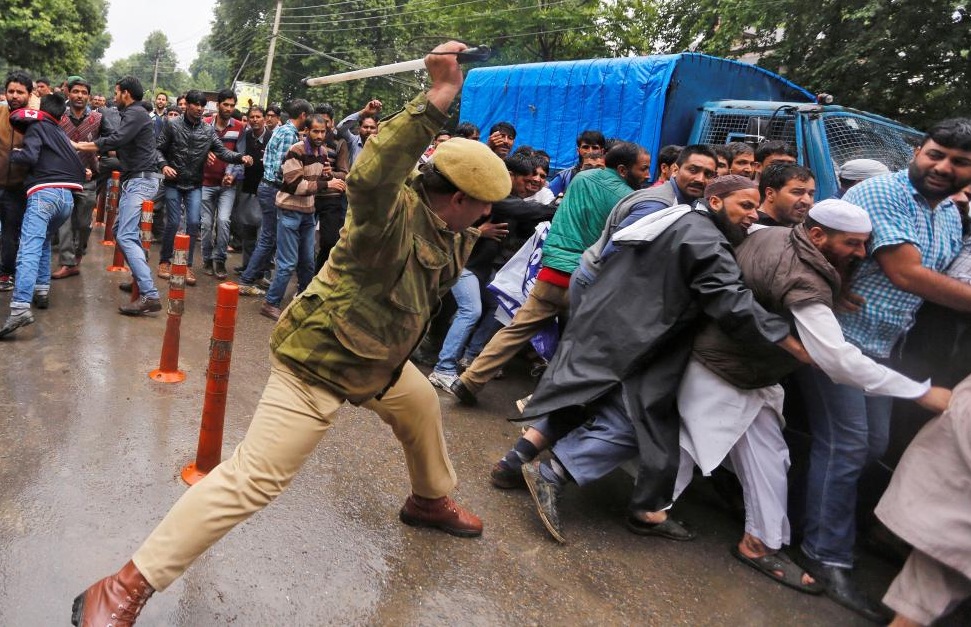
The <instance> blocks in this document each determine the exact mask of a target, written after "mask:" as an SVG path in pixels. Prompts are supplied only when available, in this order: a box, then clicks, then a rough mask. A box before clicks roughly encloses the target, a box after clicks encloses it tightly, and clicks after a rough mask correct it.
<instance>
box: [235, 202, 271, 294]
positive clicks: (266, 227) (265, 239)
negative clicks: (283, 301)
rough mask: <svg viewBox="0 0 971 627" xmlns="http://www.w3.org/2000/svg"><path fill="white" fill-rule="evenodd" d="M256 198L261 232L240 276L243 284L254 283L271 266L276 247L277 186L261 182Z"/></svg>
mask: <svg viewBox="0 0 971 627" xmlns="http://www.w3.org/2000/svg"><path fill="white" fill-rule="evenodd" d="M256 198H257V199H258V200H259V202H260V211H262V213H263V219H262V221H261V222H260V234H259V236H258V237H257V239H256V248H255V249H254V250H253V254H252V255H250V258H249V263H248V264H246V270H244V271H243V276H241V277H240V283H242V284H243V285H252V284H253V283H255V282H256V279H257V278H259V277H261V276H263V273H264V272H266V270H267V269H268V268H269V266H270V259H272V258H273V249H275V248H276V188H275V187H273V186H272V185H267V184H266V183H260V186H259V187H258V188H256Z"/></svg>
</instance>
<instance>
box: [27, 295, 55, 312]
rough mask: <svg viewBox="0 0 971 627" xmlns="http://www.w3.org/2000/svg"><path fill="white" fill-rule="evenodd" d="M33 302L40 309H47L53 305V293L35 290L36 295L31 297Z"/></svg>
mask: <svg viewBox="0 0 971 627" xmlns="http://www.w3.org/2000/svg"><path fill="white" fill-rule="evenodd" d="M31 302H32V303H34V306H35V307H37V308H38V309H47V308H48V307H50V306H51V295H50V293H41V292H34V297H33V298H32V299H31Z"/></svg>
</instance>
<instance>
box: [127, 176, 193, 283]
mask: <svg viewBox="0 0 971 627" xmlns="http://www.w3.org/2000/svg"><path fill="white" fill-rule="evenodd" d="M183 202H184V203H185V232H186V233H188V235H189V259H188V264H189V267H190V268H191V267H192V259H193V256H194V253H195V250H196V240H197V239H199V220H200V215H199V212H200V210H201V206H202V188H201V187H194V188H192V189H179V188H178V187H176V186H175V185H166V186H165V235H163V236H162V252H161V254H160V255H159V258H160V261H161V262H162V263H169V262H171V261H172V249H173V248H175V235H176V233H178V232H179V227H180V226H181V224H182V203H183ZM139 289H141V287H139Z"/></svg>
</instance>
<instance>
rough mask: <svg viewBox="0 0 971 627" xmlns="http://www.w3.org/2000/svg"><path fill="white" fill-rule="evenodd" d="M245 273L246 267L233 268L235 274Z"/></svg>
mask: <svg viewBox="0 0 971 627" xmlns="http://www.w3.org/2000/svg"><path fill="white" fill-rule="evenodd" d="M245 271H246V266H236V267H235V268H233V272H234V273H235V274H243V272H245Z"/></svg>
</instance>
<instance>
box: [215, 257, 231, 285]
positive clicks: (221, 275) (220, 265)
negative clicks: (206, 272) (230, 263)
mask: <svg viewBox="0 0 971 627" xmlns="http://www.w3.org/2000/svg"><path fill="white" fill-rule="evenodd" d="M212 271H213V272H214V273H215V274H216V278H217V279H219V280H220V281H222V280H223V279H225V278H226V277H227V276H229V274H227V272H226V262H225V261H213V262H212Z"/></svg>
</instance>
